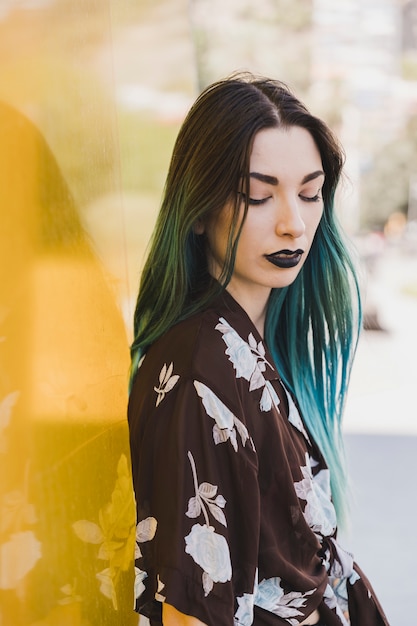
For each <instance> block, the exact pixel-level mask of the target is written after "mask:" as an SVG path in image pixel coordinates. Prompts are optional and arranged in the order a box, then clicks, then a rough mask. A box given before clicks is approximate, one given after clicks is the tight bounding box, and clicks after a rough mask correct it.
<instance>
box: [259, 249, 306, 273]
mask: <svg viewBox="0 0 417 626" xmlns="http://www.w3.org/2000/svg"><path fill="white" fill-rule="evenodd" d="M303 252H304V251H303V250H278V252H274V253H273V254H265V258H266V260H267V261H269V262H270V263H272V264H273V265H276V266H277V267H281V268H282V269H286V268H289V267H295V266H296V265H298V264H299V262H300V261H301V257H302V255H303Z"/></svg>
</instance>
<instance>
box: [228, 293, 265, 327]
mask: <svg viewBox="0 0 417 626" xmlns="http://www.w3.org/2000/svg"><path fill="white" fill-rule="evenodd" d="M227 291H228V292H229V293H230V295H231V296H233V298H234V299H235V300H236V302H238V304H240V306H241V307H242V309H243V310H244V311H245V313H246V314H247V315H248V317H249V319H250V320H251V322H252V323H253V325H254V326H255V328H256V330H257V331H258V333H259V334H260V336H261V337H262V339H263V338H264V333H265V319H266V309H267V303H268V297H269V293H270V290H269V292H268V294H265V292H264V291H263V293H258V294H256V293H255V294H253V293H250V294H247V293H242V292H241V291H240V290H239V289H236V288H235V287H234V286H233V285H232V284H231V283H229V285H227Z"/></svg>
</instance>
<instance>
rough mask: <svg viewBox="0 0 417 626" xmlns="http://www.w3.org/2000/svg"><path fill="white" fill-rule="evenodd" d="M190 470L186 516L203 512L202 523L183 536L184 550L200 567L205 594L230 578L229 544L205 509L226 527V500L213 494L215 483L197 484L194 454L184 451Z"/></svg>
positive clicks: (214, 492) (215, 492) (196, 515)
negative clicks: (191, 488) (191, 490)
mask: <svg viewBox="0 0 417 626" xmlns="http://www.w3.org/2000/svg"><path fill="white" fill-rule="evenodd" d="M188 458H189V461H190V464H191V470H192V473H193V480H194V489H195V496H193V497H192V498H190V500H189V502H188V509H187V512H186V515H187V517H191V518H196V517H198V516H199V515H201V514H203V516H204V521H205V524H204V525H203V526H202V525H201V524H194V526H192V528H191V532H190V533H189V534H188V535H187V536H186V537H185V551H186V553H187V554H189V555H190V556H191V557H192V558H193V560H194V562H195V563H197V565H199V566H200V567H201V569H202V570H203V574H202V584H203V590H204V595H205V596H207V595H208V594H209V593H210V591H211V590H212V588H213V583H215V582H222V583H223V582H226V581H228V580H231V577H232V564H231V561H230V552H229V546H228V544H227V541H226V539H225V538H224V537H223V536H222V535H219V534H218V533H216V532H215V530H214V528H213V526H210V520H209V512H210V513H211V514H212V515H213V517H214V518H215V519H216V520H217V521H218V522H219V523H221V524H223V526H227V522H226V517H225V515H224V513H223V510H222V509H223V508H224V507H225V505H226V500H225V499H224V498H223V496H221V495H220V494H217V490H218V488H217V486H216V485H212V484H211V483H208V482H203V483H201V484H200V485H199V484H198V478H197V469H196V465H195V461H194V457H193V455H192V454H191V452H188Z"/></svg>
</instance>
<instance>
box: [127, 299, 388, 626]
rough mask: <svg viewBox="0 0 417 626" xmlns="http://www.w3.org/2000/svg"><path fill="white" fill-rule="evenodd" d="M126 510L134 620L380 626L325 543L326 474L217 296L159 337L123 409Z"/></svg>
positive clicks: (242, 326) (353, 575)
mask: <svg viewBox="0 0 417 626" xmlns="http://www.w3.org/2000/svg"><path fill="white" fill-rule="evenodd" d="M128 417H129V427H130V438H131V452H132V467H133V480H134V487H135V493H136V499H137V516H138V517H137V522H138V525H137V535H136V538H137V546H136V568H135V572H136V582H135V598H136V610H138V611H139V612H140V613H142V614H144V615H147V616H148V617H149V618H150V619H151V621H152V623H156V624H157V623H161V621H162V620H161V606H162V605H161V603H162V602H164V601H166V602H167V603H169V604H171V605H173V606H174V607H176V608H177V609H178V610H179V611H181V612H183V613H185V614H187V615H191V616H194V617H196V618H198V619H200V620H201V621H202V622H204V623H205V624H207V625H208V626H233V625H234V626H250V625H251V624H254V625H256V626H264V625H265V626H267V625H270V626H274V625H275V626H279V625H280V624H282V625H284V624H285V625H287V626H288V625H290V626H297V625H298V624H300V623H301V622H303V620H305V619H306V618H307V617H308V616H309V615H310V614H311V613H312V612H313V611H314V610H315V609H317V608H318V609H319V611H320V614H321V618H322V620H323V622H324V623H325V624H327V625H328V626H341V625H344V626H347V625H348V624H351V625H352V626H382V625H385V626H387V625H388V622H387V619H386V617H385V616H384V613H383V611H382V609H381V607H380V605H379V602H378V600H377V599H376V597H375V595H374V592H373V590H372V587H371V586H370V584H369V582H368V581H367V579H366V578H365V576H364V575H363V574H362V572H361V571H360V569H359V568H358V567H357V566H356V564H355V563H354V562H353V558H352V555H351V554H349V553H347V552H346V551H344V550H343V549H342V548H341V547H340V546H339V544H338V543H337V541H336V515H335V510H334V507H333V504H332V501H331V496H330V477H329V470H328V469H327V467H326V464H325V462H324V460H323V457H322V456H321V454H320V452H319V450H318V448H317V446H316V445H315V443H314V441H312V440H311V437H310V436H309V434H308V433H307V431H306V429H305V426H304V424H303V421H302V419H301V417H300V414H299V412H298V410H297V407H296V405H295V403H294V401H293V399H292V397H291V395H290V394H289V393H288V392H287V391H286V389H285V388H284V386H283V384H282V381H281V380H280V378H279V376H278V373H277V371H276V369H275V367H274V364H273V361H272V357H271V355H270V354H269V352H268V349H267V348H266V346H265V345H264V343H263V341H262V339H261V337H260V336H259V334H258V332H257V330H256V328H255V327H254V325H253V324H252V322H251V320H250V319H249V317H248V316H247V314H246V313H245V311H244V310H243V309H242V308H241V307H240V306H239V305H238V303H237V302H236V301H235V300H234V299H233V298H232V297H231V296H230V295H229V294H228V293H227V292H225V293H224V294H223V295H222V296H220V297H219V298H218V299H217V300H216V301H215V302H214V303H213V304H212V305H211V306H210V307H209V308H208V309H207V310H205V311H204V312H202V313H199V314H197V315H195V316H193V317H191V318H189V319H187V320H185V321H183V322H180V323H178V324H177V325H175V326H174V327H173V328H171V329H170V330H169V331H168V332H167V333H166V334H165V335H164V336H163V337H161V338H160V339H159V340H158V341H156V342H155V343H154V344H153V345H152V346H151V348H150V349H149V350H148V352H147V354H146V356H145V358H144V359H143V361H142V363H141V364H140V367H139V370H138V373H137V375H136V379H135V381H134V385H133V389H132V392H131V396H130V402H129V411H128Z"/></svg>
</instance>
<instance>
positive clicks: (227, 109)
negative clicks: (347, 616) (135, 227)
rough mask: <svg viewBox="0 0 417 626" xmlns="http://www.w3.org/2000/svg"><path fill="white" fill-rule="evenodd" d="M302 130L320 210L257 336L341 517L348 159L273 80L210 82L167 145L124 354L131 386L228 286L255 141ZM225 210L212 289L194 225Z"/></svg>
mask: <svg viewBox="0 0 417 626" xmlns="http://www.w3.org/2000/svg"><path fill="white" fill-rule="evenodd" d="M290 126H299V127H302V128H305V129H306V130H307V131H308V132H309V133H310V134H311V135H312V137H313V139H314V141H315V143H316V145H317V148H318V150H319V152H320V156H321V159H322V164H323V169H324V172H325V182H324V186H323V189H322V194H323V203H324V211H323V216H322V218H321V221H320V224H319V227H318V230H317V232H316V235H315V238H314V241H313V244H312V247H311V250H310V253H309V255H308V257H307V259H306V261H305V263H304V266H303V268H302V270H301V272H300V274H299V275H298V277H297V279H296V280H295V281H294V283H293V284H292V285H290V286H289V287H286V288H283V289H273V290H272V292H271V296H270V299H269V302H268V309H267V316H266V326H265V340H266V343H267V345H268V347H269V349H270V351H271V353H272V355H273V357H274V360H275V363H276V366H277V369H278V371H279V373H280V375H281V377H282V379H283V381H284V383H285V384H286V385H287V387H288V388H289V389H290V391H291V392H292V393H293V394H294V396H295V398H296V400H297V403H298V405H299V408H300V410H301V413H302V415H303V418H304V421H305V423H306V426H307V428H308V429H309V431H310V433H311V435H312V436H313V438H314V439H315V441H316V443H317V444H318V446H319V448H320V450H321V452H322V454H323V456H324V457H325V459H326V462H327V464H328V466H329V468H330V473H331V487H332V495H333V500H334V502H335V506H336V510H337V512H338V516H339V518H340V519H342V518H343V516H344V503H345V491H346V473H345V460H344V453H343V443H342V439H341V420H342V412H343V406H344V402H345V397H346V391H347V385H348V381H349V374H350V368H351V363H352V358H353V354H354V351H355V348H356V343H357V336H358V330H359V325H360V303H359V289H358V283H357V279H356V276H355V271H354V267H353V264H352V262H351V259H350V256H349V254H348V251H347V249H346V247H345V244H344V243H343V238H342V234H341V230H340V227H339V225H338V224H337V220H336V217H335V213H334V195H335V191H336V187H337V185H338V182H339V178H340V174H341V170H342V166H343V162H344V156H343V151H342V149H341V147H340V146H339V144H338V142H337V140H336V138H335V137H334V135H333V133H332V132H331V131H330V129H329V128H328V127H327V126H326V124H324V122H322V121H321V120H320V119H318V118H316V117H314V116H313V115H311V114H310V113H309V111H308V110H307V108H306V107H305V106H304V105H303V104H302V103H301V102H300V101H299V100H298V99H297V98H296V97H295V96H294V95H293V94H292V93H291V91H290V90H289V89H288V87H287V86H286V85H284V84H283V83H281V82H279V81H275V80H271V79H267V78H263V77H255V76H253V75H250V74H249V75H248V74H245V75H234V76H232V77H230V78H227V79H225V80H221V81H219V82H216V83H214V84H213V85H211V86H209V87H208V88H207V89H206V90H205V91H203V93H202V94H201V95H200V96H199V98H197V100H196V102H195V103H194V105H193V107H192V108H191V110H190V112H189V113H188V115H187V117H186V119H185V121H184V123H183V125H182V127H181V129H180V132H179V135H178V138H177V141H176V143H175V146H174V151H173V155H172V159H171V163H170V167H169V171H168V176H167V180H166V184H165V190H164V195H163V200H162V204H161V209H160V212H159V216H158V220H157V223H156V226H155V230H154V233H153V237H152V242H151V247H150V250H149V254H148V258H147V261H146V264H145V267H144V269H143V273H142V278H141V284H140V289H139V295H138V299H137V304H136V310H135V315H134V341H133V344H132V347H131V357H132V371H131V382H132V381H133V378H134V375H135V372H136V370H137V366H138V363H139V361H140V358H141V357H142V355H143V354H144V353H145V352H146V350H147V348H148V347H149V346H150V345H151V344H152V343H153V342H154V341H155V340H156V339H158V337H160V336H161V335H162V334H163V333H165V332H166V331H167V330H168V329H169V328H170V327H171V326H172V325H173V324H175V323H177V322H178V321H180V320H182V319H184V318H186V317H188V316H190V315H192V314H193V313H195V312H197V311H200V310H202V309H203V308H204V307H205V306H207V304H208V303H209V302H210V301H211V300H212V299H213V297H214V296H215V295H217V293H219V291H221V290H222V289H224V288H225V287H226V286H227V283H228V282H229V280H230V278H231V276H232V273H233V267H234V261H235V255H236V248H237V245H238V241H239V235H240V231H241V229H242V225H243V223H244V219H245V217H246V213H247V210H248V204H247V203H248V200H247V198H248V197H249V193H246V194H245V195H246V203H245V209H244V216H243V220H241V219H240V218H239V211H240V208H239V207H240V203H241V198H240V197H239V195H238V190H239V189H242V188H243V190H244V191H248V190H249V180H250V177H249V163H250V155H251V151H252V145H253V141H254V138H255V135H256V134H257V133H258V132H259V131H260V130H262V129H266V128H285V127H290ZM230 202H232V203H233V206H234V213H233V218H232V223H231V229H230V233H229V236H228V245H227V252H226V261H225V265H224V268H223V272H222V275H221V277H220V279H219V281H218V282H216V281H213V280H211V279H210V275H209V272H208V269H207V256H206V247H205V236H204V235H197V234H196V232H195V226H196V224H198V223H199V221H202V222H204V221H205V220H207V218H208V217H209V216H212V215H215V214H216V213H217V212H219V211H220V210H221V209H222V208H223V207H224V206H225V205H226V203H230Z"/></svg>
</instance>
